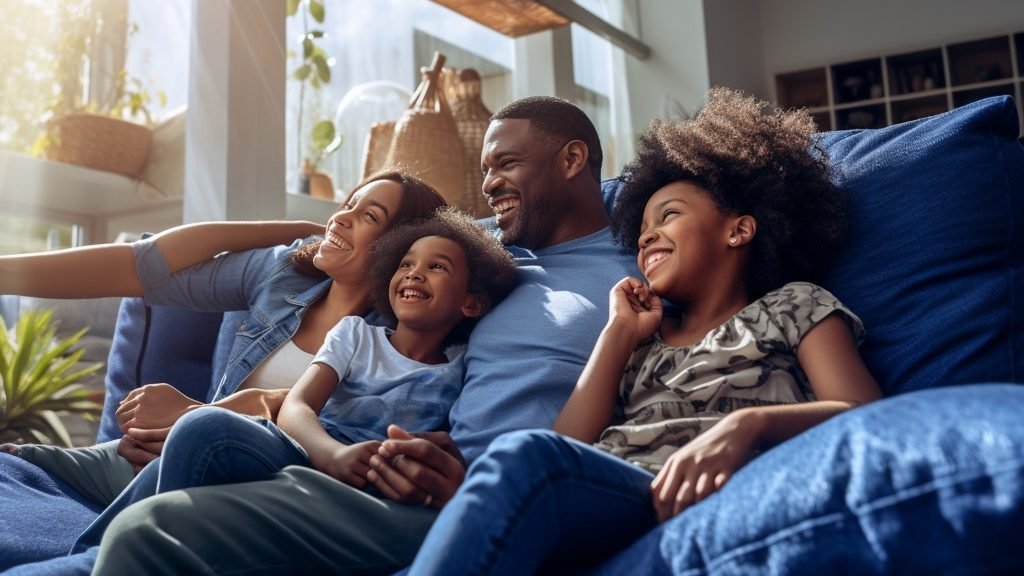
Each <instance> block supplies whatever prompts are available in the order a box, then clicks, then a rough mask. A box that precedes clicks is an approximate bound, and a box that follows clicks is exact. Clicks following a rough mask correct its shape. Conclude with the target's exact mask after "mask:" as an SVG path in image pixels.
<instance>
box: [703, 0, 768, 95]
mask: <svg viewBox="0 0 1024 576" xmlns="http://www.w3.org/2000/svg"><path fill="white" fill-rule="evenodd" d="M762 4H763V1H762V0H704V22H705V33H706V34H707V50H708V74H709V81H710V84H711V86H728V87H729V88H736V89H738V90H743V91H744V92H746V93H747V94H751V95H754V96H757V97H759V98H764V99H769V98H771V96H772V95H771V93H770V92H769V90H768V86H769V85H770V84H767V83H766V82H765V76H764V70H765V62H764V50H763V40H762V34H761V16H760V14H761V6H762Z"/></svg>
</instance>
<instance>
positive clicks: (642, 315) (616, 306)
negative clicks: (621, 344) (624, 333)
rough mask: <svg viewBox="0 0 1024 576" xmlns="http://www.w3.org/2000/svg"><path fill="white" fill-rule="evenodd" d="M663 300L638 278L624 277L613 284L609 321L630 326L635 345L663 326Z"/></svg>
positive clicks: (622, 325)
mask: <svg viewBox="0 0 1024 576" xmlns="http://www.w3.org/2000/svg"><path fill="white" fill-rule="evenodd" d="M663 312H664V311H663V309H662V306H661V299H660V298H658V296H657V295H655V294H654V293H653V292H651V289H650V287H649V286H648V285H647V284H645V283H643V282H641V281H640V280H638V279H636V278H623V279H622V280H620V281H619V282H618V283H617V284H615V286H613V287H612V290H611V293H610V294H609V299H608V324H609V325H610V326H614V325H618V326H621V327H623V328H626V327H628V329H629V332H630V333H631V335H632V337H633V338H635V342H636V344H639V343H640V342H643V341H644V340H645V339H646V338H649V337H650V336H651V334H654V333H655V331H657V330H658V327H659V326H661V318H662V314H663Z"/></svg>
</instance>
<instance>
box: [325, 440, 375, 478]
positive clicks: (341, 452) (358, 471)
mask: <svg viewBox="0 0 1024 576" xmlns="http://www.w3.org/2000/svg"><path fill="white" fill-rule="evenodd" d="M379 448H380V442H378V441H377V440H368V441H366V442H359V443H357V444H352V445H350V446H346V445H344V444H338V448H337V450H335V451H334V454H333V455H332V457H331V459H330V460H329V461H327V462H326V463H325V464H324V467H323V469H321V470H320V471H321V472H323V473H324V474H328V475H330V476H332V477H334V478H337V479H338V480H341V481H342V482H344V483H346V484H348V485H350V486H355V487H356V488H363V487H364V486H366V473H367V472H369V471H370V457H372V456H373V455H374V454H376V453H377V449H379Z"/></svg>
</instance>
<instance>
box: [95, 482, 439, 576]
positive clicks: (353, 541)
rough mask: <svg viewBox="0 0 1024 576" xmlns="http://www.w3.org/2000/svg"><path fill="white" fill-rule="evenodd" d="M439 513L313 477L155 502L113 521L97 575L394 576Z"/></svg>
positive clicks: (176, 494) (177, 494)
mask: <svg viewBox="0 0 1024 576" xmlns="http://www.w3.org/2000/svg"><path fill="white" fill-rule="evenodd" d="M436 517H437V511H436V510H434V509H432V508H424V507H422V506H408V505H404V504H398V503H395V502H391V501H388V500H384V499H381V498H377V497H374V496H372V495H370V494H367V493H366V492H363V491H361V490H357V489H355V488H352V487H351V486H348V485H347V484H343V483H341V482H339V481H337V480H335V479H333V478H331V477H329V476H327V475H325V474H322V473H320V472H317V471H316V470H313V469H311V468H303V467H299V466H289V467H287V468H285V469H284V470H282V471H281V472H278V473H276V474H275V475H274V477H273V478H272V479H270V480H264V481H259V482H247V483H244V484H225V485H220V486H203V487H198V488H190V489H187V490H176V491H172V492H167V493H165V494H158V495H156V496H153V497H151V498H147V499H146V500H143V501H141V502H138V503H136V504H134V505H132V506H130V507H128V508H127V509H125V510H124V511H123V512H122V513H121V514H119V515H118V516H117V518H115V519H114V521H113V523H112V524H111V525H110V527H109V528H108V529H107V531H106V533H105V535H104V536H103V541H102V543H101V545H100V551H99V557H98V559H97V561H96V567H95V570H94V572H93V574H117V575H121V574H147V575H157V574H168V575H171V574H320V573H333V574H390V573H392V572H394V571H395V570H398V569H400V568H402V567H404V566H406V565H408V564H410V563H411V562H412V559H413V557H414V556H415V555H416V551H417V550H418V549H419V546H420V544H421V543H422V542H423V538H424V537H425V536H426V533H427V530H429V528H430V525H431V524H433V522H434V519H435V518H436Z"/></svg>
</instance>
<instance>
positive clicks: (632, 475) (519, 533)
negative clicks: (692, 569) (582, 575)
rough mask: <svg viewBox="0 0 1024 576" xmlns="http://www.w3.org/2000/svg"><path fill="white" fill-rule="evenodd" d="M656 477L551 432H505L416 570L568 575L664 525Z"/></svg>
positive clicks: (448, 509) (447, 512) (427, 544)
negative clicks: (654, 493)
mask: <svg viewBox="0 0 1024 576" xmlns="http://www.w3.org/2000/svg"><path fill="white" fill-rule="evenodd" d="M653 479H654V476H653V475H651V474H650V473H649V472H647V471H645V470H642V469H640V468H637V467H636V466H633V465H632V464H629V463H627V462H625V461H624V460H621V459H619V458H616V457H614V456H609V455H608V454H606V453H604V452H601V451H600V450H597V449H595V448H592V447H591V446H589V445H586V444H583V443H580V442H577V441H575V440H572V439H569V438H565V437H563V436H560V435H558V434H555V433H553V432H549V431H540V430H537V431H533V430H530V431H524V432H512V433H509V434H505V435H503V436H501V437H499V438H498V439H497V440H495V441H494V442H493V443H492V444H491V446H490V447H489V448H488V449H487V451H486V452H485V453H484V454H483V456H481V457H480V458H479V459H477V461H476V462H474V463H473V465H472V466H471V467H470V469H469V473H468V475H467V479H466V482H465V483H464V484H463V485H462V487H461V488H460V489H459V492H458V494H457V495H456V497H455V498H454V499H453V500H452V501H451V502H449V503H448V504H447V505H446V506H445V507H444V509H443V510H442V512H441V514H440V515H439V516H438V518H437V522H436V523H435V524H434V526H433V528H431V530H430V533H429V535H428V536H427V539H426V541H424V543H423V546H422V547H421V548H420V553H419V554H418V555H417V556H416V562H415V563H414V564H413V566H412V569H411V572H410V573H411V574H425V573H426V574H511V575H519V574H533V573H534V572H536V571H537V570H538V569H539V568H542V567H543V568H544V569H546V570H551V571H553V572H555V573H563V572H566V571H569V570H573V569H577V568H580V567H585V566H588V565H592V564H595V563H596V562H598V561H600V560H602V559H604V558H606V557H608V556H609V555H611V554H613V553H614V552H616V551H617V550H619V549H620V548H623V547H625V546H627V545H629V544H630V543H631V542H632V541H633V540H634V539H636V538H637V537H638V536H640V535H641V534H643V533H645V532H647V531H648V530H650V529H651V528H653V527H654V526H655V525H656V524H657V517H656V516H655V512H654V507H653V504H652V502H651V493H650V484H651V481H652V480H653Z"/></svg>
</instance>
